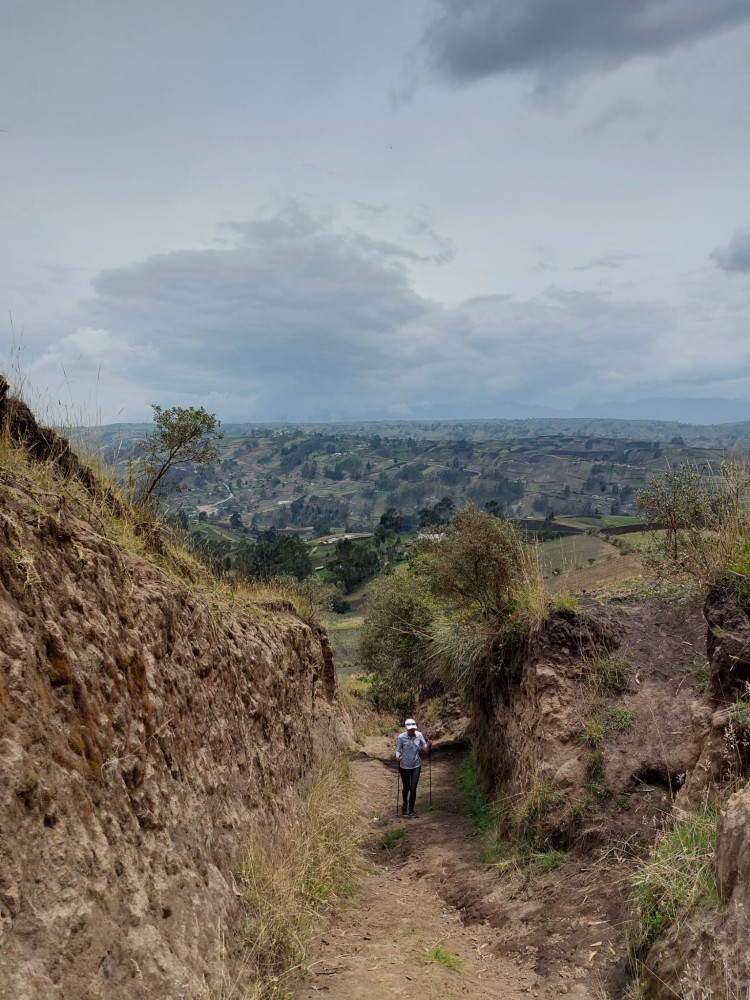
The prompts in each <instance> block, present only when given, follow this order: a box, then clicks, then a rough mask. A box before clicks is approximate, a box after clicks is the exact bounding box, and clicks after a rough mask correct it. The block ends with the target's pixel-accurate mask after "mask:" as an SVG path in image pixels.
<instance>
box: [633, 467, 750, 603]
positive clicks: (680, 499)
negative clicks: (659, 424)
mask: <svg viewBox="0 0 750 1000" xmlns="http://www.w3.org/2000/svg"><path fill="white" fill-rule="evenodd" d="M749 498H750V464H749V463H748V462H747V461H745V462H744V463H740V462H725V463H724V464H722V466H721V468H720V470H719V473H718V474H717V475H712V476H710V477H706V476H703V475H702V474H701V471H700V470H699V469H698V467H697V466H696V465H690V464H687V465H684V466H682V468H681V469H679V470H669V471H668V472H666V473H664V474H663V475H661V476H654V477H653V479H651V480H650V481H649V483H648V484H647V485H646V487H645V489H643V490H641V491H640V492H639V493H637V494H636V503H637V504H638V506H639V507H640V508H641V510H643V511H644V513H645V514H646V516H647V517H648V518H649V520H651V521H652V522H654V523H656V524H658V525H659V526H661V527H662V528H663V529H664V530H663V531H662V532H654V537H653V545H652V561H653V562H654V564H655V565H656V566H657V567H659V566H662V567H665V568H667V569H668V570H669V571H670V572H674V571H677V572H679V573H682V574H685V575H686V576H687V577H691V578H693V579H694V580H697V581H698V582H699V583H700V584H702V585H703V586H710V585H711V584H713V583H714V582H715V581H716V579H717V577H719V576H720V575H721V574H722V573H724V572H727V571H728V572H730V573H734V574H735V575H739V576H741V577H743V578H745V579H746V578H748V576H750V558H749V556H750V506H749V505H748V499H749Z"/></svg>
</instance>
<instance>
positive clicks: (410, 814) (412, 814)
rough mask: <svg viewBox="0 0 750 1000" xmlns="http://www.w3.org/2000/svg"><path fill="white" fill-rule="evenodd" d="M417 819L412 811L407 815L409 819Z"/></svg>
mask: <svg viewBox="0 0 750 1000" xmlns="http://www.w3.org/2000/svg"><path fill="white" fill-rule="evenodd" d="M418 818H419V817H418V815H417V813H415V812H414V810H413V809H412V811H411V812H410V813H409V819H418Z"/></svg>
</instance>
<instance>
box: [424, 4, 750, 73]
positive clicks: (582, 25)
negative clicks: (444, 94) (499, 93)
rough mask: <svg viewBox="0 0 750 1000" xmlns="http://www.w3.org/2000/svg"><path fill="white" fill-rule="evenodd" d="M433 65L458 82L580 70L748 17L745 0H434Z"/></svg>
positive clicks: (429, 39)
mask: <svg viewBox="0 0 750 1000" xmlns="http://www.w3.org/2000/svg"><path fill="white" fill-rule="evenodd" d="M435 2H436V7H437V9H436V11H435V14H434V17H433V20H432V22H431V23H430V25H429V27H428V30H427V33H426V36H425V44H426V46H427V51H428V56H429V59H430V62H431V64H432V66H433V67H434V68H435V69H436V70H437V71H438V72H440V73H442V74H443V75H445V76H447V77H449V78H452V79H454V80H458V81H470V80H479V79H482V78H483V77H487V76H492V75H494V74H499V73H517V72H523V71H532V72H537V73H539V74H541V75H542V76H546V75H548V74H555V73H556V74H557V75H564V76H577V75H581V74H583V73H587V72H589V71H592V70H594V71H597V70H604V69H611V68H615V67H617V66H620V65H622V64H623V63H625V62H627V61H628V60H630V59H633V58H634V57H637V56H642V55H653V54H658V53H663V52H668V51H670V50H672V49H676V48H679V47H680V46H683V45H686V44H688V43H690V42H692V41H695V40H697V39H700V38H703V37H705V36H708V35H711V34H714V33H716V32H719V31H722V30H724V29H727V28H731V27H733V26H735V25H738V24H741V23H743V22H746V21H748V20H750V4H748V2H747V0H711V2H710V3H709V2H707V0H501V2H498V0H435Z"/></svg>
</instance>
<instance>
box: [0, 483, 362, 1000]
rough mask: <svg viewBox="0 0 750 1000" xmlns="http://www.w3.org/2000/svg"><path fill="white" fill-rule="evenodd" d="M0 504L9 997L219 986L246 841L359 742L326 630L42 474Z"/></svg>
mask: <svg viewBox="0 0 750 1000" xmlns="http://www.w3.org/2000/svg"><path fill="white" fill-rule="evenodd" d="M0 504H1V507H0V997H2V998H3V1000H37V998H39V1000H42V998H44V1000H54V998H60V1000H63V998H65V1000H70V998H76V1000H94V998H107V1000H126V998H127V1000H147V998H148V1000H155V998H157V997H158V998H160V1000H166V998H167V997H171V998H174V1000H176V998H178V997H181V998H190V1000H193V998H201V997H204V996H208V995H209V992H210V991H211V990H214V991H218V990H219V988H220V986H221V982H222V978H223V977H230V978H231V977H232V976H233V974H234V972H233V940H234V938H233V930H234V928H235V924H236V922H237V919H238V916H239V905H238V901H237V897H236V896H235V894H234V891H233V888H232V884H231V879H230V877H229V870H230V868H231V866H232V865H233V864H234V863H236V861H237V860H238V858H239V857H240V854H241V850H242V844H243V839H244V837H245V836H246V834H247V832H248V830H249V829H250V828H251V827H253V826H267V827H269V828H270V827H272V826H273V824H274V822H275V819H276V817H277V816H278V815H279V814H280V813H283V809H284V802H285V798H286V797H288V796H289V795H291V794H292V790H293V788H294V785H295V782H296V781H297V780H298V779H299V777H300V776H301V775H303V774H304V773H305V771H306V770H307V768H308V767H309V764H310V763H311V761H312V760H313V759H314V757H315V756H316V754H317V753H318V752H320V751H322V750H323V749H328V748H330V747H331V745H333V744H335V743H336V742H337V741H338V740H340V739H341V738H346V732H345V730H344V727H343V726H342V724H341V722H340V710H339V709H338V705H337V701H336V679H335V675H334V670H333V660H332V656H331V652H330V647H329V645H328V641H327V638H326V636H325V634H324V633H322V632H320V631H316V630H314V629H312V628H311V627H310V626H308V625H306V624H305V623H304V622H303V621H301V620H300V619H299V618H298V617H297V616H296V615H295V614H294V613H293V611H292V609H291V607H290V606H286V605H283V604H280V605H278V606H276V607H266V608H264V609H256V610H255V611H254V612H253V611H252V610H250V609H249V608H248V609H247V610H245V611H242V610H239V609H238V608H237V606H235V605H233V604H231V603H230V602H228V601H227V602H224V604H223V605H222V602H221V601H220V600H219V599H218V598H216V597H215V596H212V595H209V594H205V595H201V594H200V593H198V592H196V590H195V588H188V587H187V586H186V585H184V584H181V583H180V582H176V581H175V580H173V579H170V578H169V577H167V576H166V575H165V574H164V573H163V572H161V571H160V570H159V569H157V568H156V567H155V566H154V565H152V564H151V563H149V562H146V561H145V560H143V559H141V558H139V557H138V556H136V555H127V554H123V553H122V552H121V551H120V550H118V549H117V548H116V547H115V546H113V545H112V544H111V543H110V542H109V541H108V540H107V539H106V538H105V537H103V535H102V534H100V533H99V532H98V531H97V530H95V529H94V528H93V527H92V526H91V525H90V524H89V523H87V522H86V521H84V520H81V519H79V518H77V517H75V516H74V515H73V514H72V513H71V511H70V509H69V507H68V505H67V504H66V502H65V499H64V498H63V497H62V496H59V495H52V494H49V493H45V492H44V491H43V490H41V489H39V488H36V487H35V486H34V485H33V484H32V483H30V482H28V483H26V482H23V481H18V480H15V481H13V480H12V479H11V477H7V476H6V477H3V480H2V482H0ZM214 995H216V993H211V996H214Z"/></svg>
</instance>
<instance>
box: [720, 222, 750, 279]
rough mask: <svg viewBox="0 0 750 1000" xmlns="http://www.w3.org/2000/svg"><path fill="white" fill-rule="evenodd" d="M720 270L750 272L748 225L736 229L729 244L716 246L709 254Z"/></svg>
mask: <svg viewBox="0 0 750 1000" xmlns="http://www.w3.org/2000/svg"><path fill="white" fill-rule="evenodd" d="M711 259H712V260H715V261H716V266H717V267H719V268H721V270H722V271H729V272H734V273H740V274H750V226H745V227H744V229H738V230H737V232H736V233H735V234H734V236H733V237H732V239H731V240H730V241H729V246H726V247H718V248H717V249H716V250H714V252H713V253H712V254H711Z"/></svg>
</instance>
